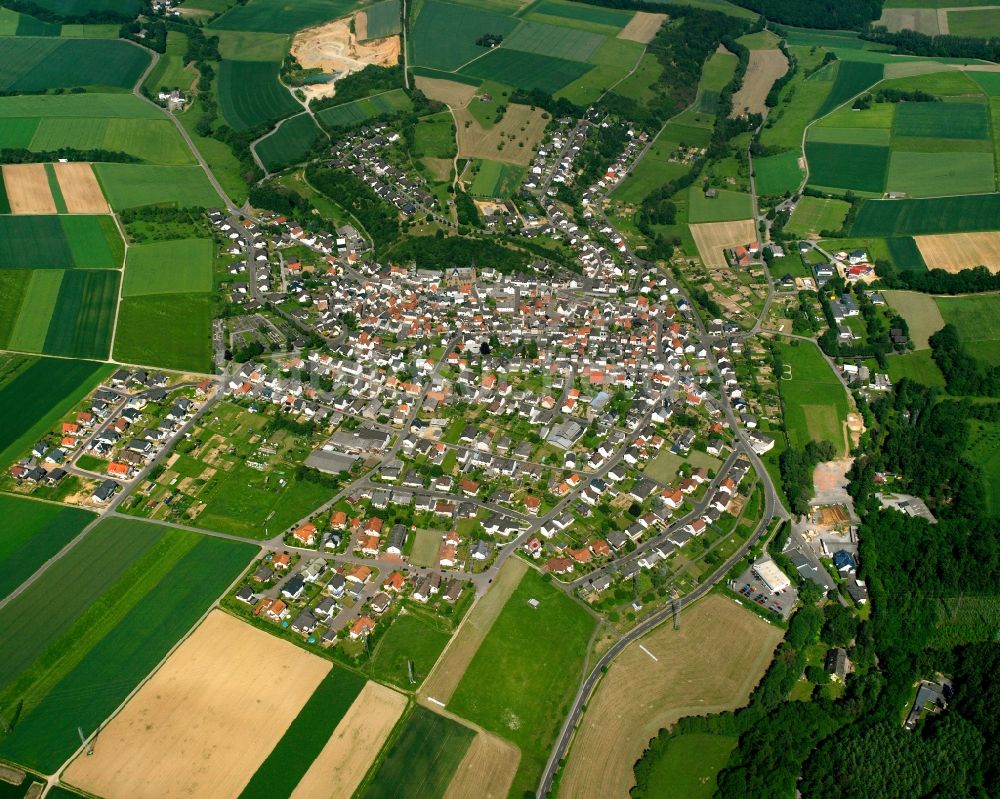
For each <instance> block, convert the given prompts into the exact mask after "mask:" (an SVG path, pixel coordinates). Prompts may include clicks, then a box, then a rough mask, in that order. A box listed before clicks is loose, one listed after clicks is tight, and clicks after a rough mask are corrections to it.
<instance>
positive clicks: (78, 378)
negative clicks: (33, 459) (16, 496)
mask: <svg viewBox="0 0 1000 799" xmlns="http://www.w3.org/2000/svg"><path fill="white" fill-rule="evenodd" d="M14 358H15V360H16V362H17V365H18V368H17V369H15V370H7V371H6V372H5V373H4V376H3V378H2V382H0V416H2V418H3V419H5V420H6V421H5V423H4V425H3V426H2V427H0V465H3V466H7V465H9V464H10V463H11V462H13V461H14V460H15V459H16V458H18V457H20V456H21V455H22V454H24V451H25V450H27V449H30V448H31V445H32V444H34V443H35V441H36V440H37V439H38V437H39V436H41V435H42V434H43V433H45V432H47V431H48V430H49V428H51V427H52V425H53V424H55V422H56V420H57V419H58V418H59V417H60V416H62V414H64V413H65V412H66V411H67V410H69V409H70V408H72V407H73V405H75V404H76V403H77V402H79V401H80V400H81V399H82V398H83V397H84V396H85V395H86V394H87V393H88V392H89V391H90V390H91V389H92V388H93V387H94V386H95V385H96V384H97V383H98V382H99V381H100V380H102V379H103V378H104V377H105V376H107V375H108V374H110V373H111V367H110V366H108V365H106V364H102V363H95V362H93V361H78V360H70V361H67V360H58V359H56V358H30V357H22V356H14ZM25 397H33V398H34V399H33V401H32V402H30V403H27V402H25V401H24V398H25Z"/></svg>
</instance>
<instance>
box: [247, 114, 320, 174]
mask: <svg viewBox="0 0 1000 799" xmlns="http://www.w3.org/2000/svg"><path fill="white" fill-rule="evenodd" d="M321 138H324V137H323V132H322V131H321V130H320V128H319V126H318V125H317V124H316V122H315V120H313V118H312V116H311V115H310V114H307V113H305V112H303V113H301V114H298V115H297V116H294V117H291V118H290V119H286V120H285V121H284V122H282V123H281V126H280V127H279V128H278V129H277V130H276V131H274V132H273V133H271V134H270V135H269V136H267V137H266V138H263V139H261V140H260V141H259V142H257V144H256V145H254V149H255V150H256V152H257V157H258V158H260V160H261V161H262V162H263V164H264V166H265V167H266V168H267V169H268V171H270V172H274V171H276V170H279V169H283V168H284V167H286V166H289V165H291V164H296V163H299V162H300V161H302V160H303V159H304V158H305V157H306V156H307V155H308V154H309V152H310V151H311V150H312V149H313V147H314V146H315V145H316V142H317V141H319V140H320V139H321Z"/></svg>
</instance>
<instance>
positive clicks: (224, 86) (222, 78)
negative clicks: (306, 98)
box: [218, 6, 302, 131]
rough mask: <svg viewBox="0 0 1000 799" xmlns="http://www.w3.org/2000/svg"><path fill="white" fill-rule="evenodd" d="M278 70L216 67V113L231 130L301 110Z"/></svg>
mask: <svg viewBox="0 0 1000 799" xmlns="http://www.w3.org/2000/svg"><path fill="white" fill-rule="evenodd" d="M244 8H246V6H244ZM279 66H280V65H279V64H278V63H277V62H273V61H229V60H224V61H222V63H220V64H219V82H218V90H219V110H220V111H221V112H222V116H223V117H224V118H225V120H226V122H227V123H228V124H229V125H230V127H232V128H233V130H236V131H244V130H249V129H250V128H255V127H257V126H258V125H263V124H266V123H268V122H273V121H274V120H276V119H281V118H282V117H286V116H290V115H291V114H294V113H295V112H297V111H299V110H301V108H302V107H301V106H300V105H299V104H298V103H297V102H296V101H295V99H294V98H293V97H292V95H291V94H290V93H289V91H288V90H287V89H286V88H285V87H284V86H282V85H281V84H280V83H279V82H278V68H279Z"/></svg>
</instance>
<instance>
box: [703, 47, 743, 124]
mask: <svg viewBox="0 0 1000 799" xmlns="http://www.w3.org/2000/svg"><path fill="white" fill-rule="evenodd" d="M737 63H739V59H737V58H736V56H735V55H733V54H732V53H728V52H727V53H723V52H720V51H716V52H714V53H712V55H711V57H709V59H708V61H706V62H705V67H704V69H703V70H702V72H701V80H700V81H699V82H698V110H699V111H701V112H702V113H704V114H715V113H716V112H717V111H718V109H719V96H720V95H721V94H722V90H723V89H724V88H725V87H726V85H727V84H728V83H729V81H730V80H732V77H733V73H735V72H736V65H737Z"/></svg>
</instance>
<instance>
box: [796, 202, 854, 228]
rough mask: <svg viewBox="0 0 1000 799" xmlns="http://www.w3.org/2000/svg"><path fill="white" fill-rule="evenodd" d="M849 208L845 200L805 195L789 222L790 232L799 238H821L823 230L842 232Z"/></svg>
mask: <svg viewBox="0 0 1000 799" xmlns="http://www.w3.org/2000/svg"><path fill="white" fill-rule="evenodd" d="M848 208H850V206H849V205H848V203H846V202H844V201H843V200H829V199H825V198H822V197H809V196H807V195H804V196H803V197H802V199H800V200H799V202H798V204H797V205H796V206H795V210H794V211H793V212H792V217H791V219H789V220H788V225H787V228H788V231H789V232H790V233H793V234H795V235H797V236H819V235H820V232H821V231H823V230H840V228H841V226H842V225H843V224H844V218H845V217H846V216H847V211H848Z"/></svg>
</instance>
